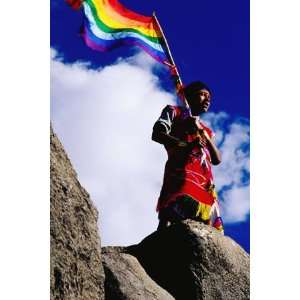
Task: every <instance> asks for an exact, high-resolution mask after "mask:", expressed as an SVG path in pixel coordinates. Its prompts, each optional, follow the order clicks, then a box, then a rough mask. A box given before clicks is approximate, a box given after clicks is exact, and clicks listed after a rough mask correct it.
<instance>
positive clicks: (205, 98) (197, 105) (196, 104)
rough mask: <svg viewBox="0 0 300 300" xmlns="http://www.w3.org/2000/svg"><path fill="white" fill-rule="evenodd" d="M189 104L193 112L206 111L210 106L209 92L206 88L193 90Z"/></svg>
mask: <svg viewBox="0 0 300 300" xmlns="http://www.w3.org/2000/svg"><path fill="white" fill-rule="evenodd" d="M189 102H190V106H191V109H192V111H193V112H194V113H196V114H200V113H204V112H207V111H208V109H209V106H210V93H209V91H208V90H206V89H202V90H198V91H195V92H194V93H193V94H192V95H191V96H190V101H189Z"/></svg>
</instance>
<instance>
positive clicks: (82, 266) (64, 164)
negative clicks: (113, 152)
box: [50, 129, 104, 300]
mask: <svg viewBox="0 0 300 300" xmlns="http://www.w3.org/2000/svg"><path fill="white" fill-rule="evenodd" d="M50 143H51V164H50V172H51V174H50V176H51V188H50V193H51V202H50V205H51V208H50V242H51V265H50V271H51V274H50V276H51V277H50V279H51V283H50V298H51V300H62V299H64V300H75V299H76V300H103V299H104V270H103V267H102V264H101V247H100V239H99V235H98V232H97V211H96V209H95V208H94V206H93V204H92V202H91V200H90V198H89V195H88V193H87V192H86V191H85V189H84V188H83V187H82V186H81V185H80V183H79V181H78V180H77V175H76V173H75V171H74V169H73V168H72V165H71V163H70V160H69V159H68V157H67V155H66V153H65V151H64V149H63V147H62V145H61V143H60V141H59V140H58V138H57V137H56V135H55V134H54V133H53V131H52V129H51V139H50Z"/></svg>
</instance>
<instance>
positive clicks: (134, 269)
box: [102, 247, 174, 300]
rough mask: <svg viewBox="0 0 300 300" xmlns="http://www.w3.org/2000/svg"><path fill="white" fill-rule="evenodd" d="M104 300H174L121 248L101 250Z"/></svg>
mask: <svg viewBox="0 0 300 300" xmlns="http://www.w3.org/2000/svg"><path fill="white" fill-rule="evenodd" d="M102 261H103V266H104V270H105V299H106V300H141V299H143V300H174V297H172V296H171V295H170V294H169V293H168V292H167V291H165V290H164V289H163V288H161V287H160V286H159V285H157V283H155V282H154V281H153V280H152V279H151V278H150V277H149V276H148V275H147V273H146V272H145V270H144V269H143V267H142V266H141V265H140V263H139V262H138V260H137V259H136V258H135V257H134V256H132V255H130V254H128V253H126V251H125V252H124V248H121V247H105V248H102Z"/></svg>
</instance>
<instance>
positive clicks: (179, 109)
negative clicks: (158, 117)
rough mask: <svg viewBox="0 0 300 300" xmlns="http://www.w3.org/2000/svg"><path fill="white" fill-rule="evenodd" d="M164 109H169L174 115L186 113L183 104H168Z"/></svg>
mask: <svg viewBox="0 0 300 300" xmlns="http://www.w3.org/2000/svg"><path fill="white" fill-rule="evenodd" d="M163 110H164V111H169V112H172V113H174V114H175V116H181V115H185V114H186V113H188V110H187V109H186V108H185V107H184V106H179V105H172V104H168V105H166V106H165V107H164V109H163Z"/></svg>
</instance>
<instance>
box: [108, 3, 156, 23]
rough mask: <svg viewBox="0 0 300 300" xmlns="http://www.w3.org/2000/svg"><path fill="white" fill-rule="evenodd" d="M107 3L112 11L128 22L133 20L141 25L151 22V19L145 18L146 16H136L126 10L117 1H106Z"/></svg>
mask: <svg viewBox="0 0 300 300" xmlns="http://www.w3.org/2000/svg"><path fill="white" fill-rule="evenodd" d="M107 2H108V4H109V5H110V7H111V8H112V9H113V10H115V11H116V12H118V13H119V15H120V16H123V17H125V18H127V19H130V20H135V21H137V22H141V23H149V22H151V19H152V18H151V17H146V16H143V15H140V14H137V13H135V12H133V11H131V10H129V9H127V8H126V7H124V6H123V5H121V4H120V3H119V1H118V0H108V1H107Z"/></svg>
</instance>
